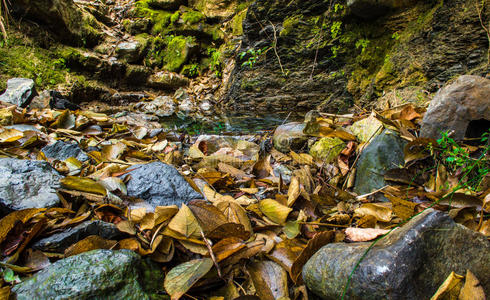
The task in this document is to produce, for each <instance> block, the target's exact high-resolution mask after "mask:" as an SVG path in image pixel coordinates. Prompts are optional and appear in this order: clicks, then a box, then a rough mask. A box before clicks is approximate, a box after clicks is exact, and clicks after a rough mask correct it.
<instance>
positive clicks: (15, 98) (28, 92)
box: [0, 78, 37, 107]
mask: <svg viewBox="0 0 490 300" xmlns="http://www.w3.org/2000/svg"><path fill="white" fill-rule="evenodd" d="M36 95H37V93H36V89H35V87H34V80H32V79H27V78H12V79H9V80H8V81H7V90H6V91H5V93H3V94H2V95H0V101H2V102H7V103H12V104H15V105H17V106H19V107H26V106H27V105H29V103H30V102H31V100H32V98H34V96H36Z"/></svg>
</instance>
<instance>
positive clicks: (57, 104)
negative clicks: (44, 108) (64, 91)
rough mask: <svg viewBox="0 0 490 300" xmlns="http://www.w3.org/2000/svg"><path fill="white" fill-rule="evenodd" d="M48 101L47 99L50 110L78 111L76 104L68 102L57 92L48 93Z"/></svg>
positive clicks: (78, 107)
mask: <svg viewBox="0 0 490 300" xmlns="http://www.w3.org/2000/svg"><path fill="white" fill-rule="evenodd" d="M49 95H50V99H49V107H50V108H51V109H63V110H65V109H69V110H77V109H80V106H79V105H78V104H75V103H73V102H70V101H68V100H66V99H65V98H64V97H63V96H62V95H61V93H60V92H58V91H54V90H53V91H49Z"/></svg>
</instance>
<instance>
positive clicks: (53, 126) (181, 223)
mask: <svg viewBox="0 0 490 300" xmlns="http://www.w3.org/2000/svg"><path fill="white" fill-rule="evenodd" d="M1 108H2V109H6V110H8V111H9V112H11V115H12V116H14V118H13V120H14V121H15V124H36V128H38V129H39V130H27V131H19V130H16V129H8V128H6V127H3V126H0V157H14V158H20V159H39V160H45V161H47V162H49V163H50V164H51V165H52V166H53V168H55V169H56V170H57V171H58V172H59V173H60V174H63V175H65V177H64V178H63V179H62V180H61V182H60V184H61V188H60V189H59V190H58V195H59V197H60V199H61V203H62V207H54V208H42V209H24V210H19V211H14V212H12V213H10V214H8V215H6V216H4V217H3V218H2V219H1V220H0V251H1V252H0V253H1V255H2V260H3V262H2V263H1V265H2V269H3V279H2V280H1V286H0V293H1V295H8V294H9V293H10V292H9V291H10V287H11V286H12V285H13V284H15V283H16V282H17V281H18V280H16V279H15V278H14V274H18V275H21V276H28V275H29V274H32V273H33V272H36V271H39V270H41V269H43V268H45V267H47V266H49V265H50V263H52V262H54V261H55V260H57V259H61V258H64V257H68V256H71V255H76V254H79V253H83V252H85V251H89V250H93V249H130V250H132V251H135V252H137V253H139V254H140V255H142V256H147V257H149V258H150V259H152V260H153V261H155V262H157V263H159V264H160V265H161V266H162V269H163V270H164V271H165V272H166V278H165V281H164V282H162V283H161V287H162V294H167V295H169V296H170V297H171V298H172V299H179V298H189V299H204V298H207V297H208V298H211V299H240V298H243V299H245V298H244V297H247V296H248V297H252V296H254V295H255V296H258V297H259V298H260V299H307V297H308V296H307V293H306V288H305V286H304V285H303V283H302V278H301V269H302V267H303V265H304V264H305V263H306V262H307V260H308V259H309V258H310V257H311V256H312V255H313V254H314V253H315V252H316V251H317V250H318V249H320V248H321V247H322V246H324V245H325V244H328V243H332V242H361V241H371V240H374V239H376V238H377V237H379V236H380V235H383V234H385V233H387V232H389V230H390V229H392V228H393V227H396V226H398V225H399V224H402V223H403V221H405V220H407V219H409V218H410V217H412V216H414V215H415V214H417V213H419V212H420V211H422V210H423V209H425V208H427V207H433V208H435V209H439V210H443V211H447V212H448V213H449V214H450V216H451V217H453V219H454V220H455V221H456V222H459V223H461V224H463V225H465V226H467V227H469V228H471V229H473V230H475V231H479V232H481V233H483V234H485V235H487V236H488V235H489V233H490V220H489V219H488V211H489V210H490V179H489V175H488V174H485V177H484V178H482V180H481V181H480V182H479V184H478V186H477V188H475V186H474V185H473V186H472V187H473V188H468V187H471V186H470V185H469V184H466V185H465V184H461V183H462V182H463V183H465V180H467V179H465V178H464V176H463V175H464V174H463V171H464V168H465V167H467V166H465V165H464V164H460V165H458V166H456V167H455V168H446V167H444V166H445V165H447V162H448V161H449V160H448V159H447V157H448V156H447V153H446V152H444V149H440V147H439V144H438V142H437V141H435V140H432V139H425V138H417V132H418V127H419V125H420V122H421V118H422V116H423V114H424V109H422V108H418V107H414V106H412V105H410V104H407V105H404V106H401V107H398V108H394V109H390V110H387V111H384V112H372V113H364V114H361V115H356V116H353V115H350V116H349V118H342V116H336V115H330V114H329V115H324V116H321V117H318V118H316V119H314V120H311V121H310V122H308V124H306V128H305V133H306V134H307V135H308V136H309V137H310V139H311V141H312V143H311V144H313V142H314V141H315V140H317V139H321V138H336V139H339V140H341V141H342V142H343V143H342V147H344V148H343V149H340V150H341V151H338V152H339V154H338V155H337V158H336V159H329V160H328V161H329V163H328V164H327V163H325V161H324V160H322V159H318V158H315V157H314V156H312V155H310V154H309V153H307V151H306V149H304V150H303V151H301V152H299V153H297V152H294V151H291V152H289V153H287V154H285V153H281V152H279V151H277V150H275V149H273V148H272V147H265V149H263V147H262V145H270V144H271V143H270V139H271V134H270V133H268V132H266V133H264V134H257V135H254V136H247V137H246V138H245V137H239V138H236V137H227V136H224V137H214V138H213V137H211V138H209V137H205V136H199V137H197V138H196V137H192V136H186V135H185V134H175V133H172V132H160V133H159V134H156V135H152V134H150V132H151V130H150V129H149V128H146V127H145V126H144V124H128V123H127V122H125V121H124V120H123V121H121V120H119V119H115V118H113V117H110V116H108V115H105V114H102V113H94V112H91V111H68V110H65V111H59V110H50V109H44V110H31V111H29V112H27V111H26V110H22V111H21V110H19V109H16V108H15V107H12V106H9V107H1ZM383 128H389V129H391V130H395V131H398V132H399V133H400V135H401V136H402V137H403V138H404V139H405V140H407V142H408V143H407V145H406V147H405V150H404V155H405V157H404V159H405V165H404V166H401V167H400V168H394V169H393V170H389V171H388V172H387V173H386V175H385V179H386V180H387V182H388V185H387V186H385V187H384V188H382V189H380V190H378V191H376V192H373V193H370V194H367V195H356V194H354V193H353V192H352V186H353V176H355V168H354V166H355V163H356V162H357V160H358V157H359V155H360V153H361V152H362V150H363V149H364V148H365V146H366V145H367V144H368V143H369V142H370V141H371V140H372V139H373V138H374V137H375V136H376V135H377V134H379V133H380V132H381V131H382V129H383ZM56 140H62V141H67V142H75V143H77V144H78V145H79V146H80V147H81V148H82V149H84V150H85V151H86V152H87V154H88V156H89V158H90V159H89V160H88V161H86V162H80V161H78V160H77V159H76V158H73V157H71V158H69V159H67V160H65V161H60V160H56V159H50V158H47V157H46V156H45V155H44V153H43V152H42V151H41V150H40V149H41V148H42V147H43V146H44V145H46V144H48V143H50V142H54V141H56ZM95 147H99V149H100V150H93V149H97V148H95ZM484 147H485V146H484V145H477V146H474V145H472V146H470V145H463V146H461V148H460V149H463V150H464V151H466V152H467V153H470V154H475V155H478V154H481V153H482V152H483V151H484ZM487 147H488V146H487ZM444 153H445V154H446V156H444V155H443V154H444ZM485 155H486V156H485V157H484V159H485V160H486V163H488V149H487V152H485ZM152 161H161V162H164V163H167V164H170V165H173V166H174V167H176V168H177V169H178V170H179V171H180V172H181V174H183V175H184V176H185V177H186V180H187V181H188V182H189V183H190V184H191V186H192V187H193V188H194V189H195V190H196V191H198V192H199V193H201V194H202V199H196V200H194V201H191V202H190V203H188V204H187V205H185V204H183V205H182V206H181V207H180V208H179V207H177V206H175V205H173V206H160V207H156V209H155V210H154V211H147V210H146V209H145V208H135V209H130V208H129V207H130V205H131V204H132V203H134V202H139V201H142V200H141V199H133V198H131V197H128V196H127V192H126V185H125V179H124V178H125V175H126V174H127V173H128V172H129V171H130V170H131V169H132V166H133V165H135V164H140V163H146V162H152ZM427 166H432V167H431V168H427ZM279 168H283V169H284V168H286V169H287V170H289V171H290V174H291V176H285V175H283V174H282V173H278V172H275V171H276V170H278V169H279ZM458 184H459V186H458ZM455 187H459V188H458V189H457V191H456V193H453V197H451V198H450V201H447V199H446V198H447V194H448V193H450V192H451V191H454V188H455ZM375 194H382V195H384V196H385V197H386V198H387V199H388V200H389V202H376V201H375V200H374V199H375V198H374V197H373V196H374V195H375ZM440 199H444V201H440V202H439V200H440ZM87 220H103V221H106V222H110V223H113V224H115V225H116V226H117V228H118V229H119V230H120V231H121V232H124V233H126V234H127V235H126V237H125V238H123V239H120V240H107V239H104V238H102V237H100V236H97V235H91V236H88V237H86V238H84V239H82V240H80V241H77V242H76V243H74V244H73V245H71V246H69V247H68V248H67V249H66V250H65V251H64V252H63V253H49V252H42V251H39V250H34V249H32V248H31V246H32V243H33V242H34V241H36V240H39V239H40V238H42V237H46V236H50V235H52V234H54V233H56V232H60V231H63V230H67V229H69V228H72V227H74V226H76V225H78V224H80V223H81V222H83V221H87ZM217 286H219V287H221V288H219V289H216V288H215V287H217ZM482 293H483V291H482V289H481V287H479V286H478V278H476V277H475V276H474V275H473V274H472V273H471V272H469V271H468V273H467V274H465V276H461V275H457V274H454V273H453V274H451V275H450V276H449V277H448V279H447V280H446V281H445V282H444V283H443V284H442V285H441V287H440V288H439V290H438V291H437V293H436V294H435V295H434V297H433V299H449V298H451V299H453V298H454V297H460V298H461V299H470V298H471V299H480V298H481V297H483V298H484V297H485V296H484V295H482ZM447 297H449V298H447ZM483 298H481V299H483ZM254 299H255V298H254Z"/></svg>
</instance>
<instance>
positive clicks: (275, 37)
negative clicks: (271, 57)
mask: <svg viewBox="0 0 490 300" xmlns="http://www.w3.org/2000/svg"><path fill="white" fill-rule="evenodd" d="M269 23H271V26H272V29H273V30H274V41H273V42H272V48H274V53H275V54H276V57H277V62H278V63H279V67H281V73H282V75H286V73H284V68H283V67H282V64H281V58H280V57H279V54H278V53H277V34H276V26H274V24H273V23H272V22H271V21H269Z"/></svg>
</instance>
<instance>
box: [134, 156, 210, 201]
mask: <svg viewBox="0 0 490 300" xmlns="http://www.w3.org/2000/svg"><path fill="white" fill-rule="evenodd" d="M131 168H132V169H133V170H132V171H131V172H129V173H128V174H129V175H130V176H131V177H130V180H129V182H128V183H127V189H128V195H129V196H133V197H137V198H140V199H143V200H145V203H137V204H135V206H144V207H147V208H148V209H154V208H155V207H156V206H165V205H173V204H175V205H178V206H180V205H181V204H182V203H188V202H189V201H191V200H193V199H202V198H203V197H202V195H201V194H199V193H198V192H196V191H195V190H194V189H193V188H192V187H191V186H190V185H189V183H188V182H187V181H186V180H185V178H184V177H182V175H180V174H179V171H177V169H175V168H174V167H172V166H170V165H167V164H164V163H162V162H153V163H149V164H143V165H135V166H133V167H131Z"/></svg>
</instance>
